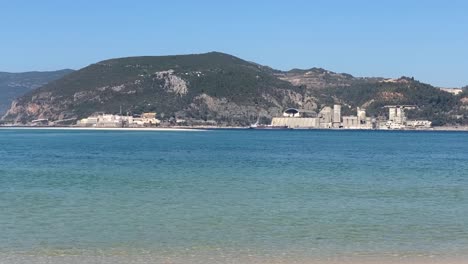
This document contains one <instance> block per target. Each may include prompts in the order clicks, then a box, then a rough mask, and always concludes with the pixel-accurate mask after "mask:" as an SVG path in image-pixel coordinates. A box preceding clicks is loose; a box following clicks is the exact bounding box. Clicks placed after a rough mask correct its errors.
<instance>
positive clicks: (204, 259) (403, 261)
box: [0, 253, 468, 264]
mask: <svg viewBox="0 0 468 264" xmlns="http://www.w3.org/2000/svg"><path fill="white" fill-rule="evenodd" d="M0 258H1V260H0V263H2V264H30V263H36V264H63V263H67V264H130V263H131V264H149V263H152V264H218V263H231V264H466V263H468V260H467V259H466V258H464V257H447V258H445V257H434V256H427V257H398V256H393V257H391V256H390V257H389V256H382V257H375V256H373V257H330V258H326V259H318V258H313V257H309V258H304V257H300V256H289V255H285V256H279V257H278V256H253V255H243V256H229V255H223V254H221V253H218V254H213V255H204V254H201V255H197V254H192V255H190V256H187V255H184V256H163V255H145V254H143V255H131V256H125V255H114V256H106V255H104V256H76V255H62V256H60V255H49V256H47V255H42V256H34V255H27V254H24V255H1V254H0Z"/></svg>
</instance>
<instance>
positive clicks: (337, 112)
mask: <svg viewBox="0 0 468 264" xmlns="http://www.w3.org/2000/svg"><path fill="white" fill-rule="evenodd" d="M332 125H333V127H334V128H339V127H340V126H341V105H338V104H336V105H334V106H333V124H332Z"/></svg>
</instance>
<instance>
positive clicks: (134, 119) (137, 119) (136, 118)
mask: <svg viewBox="0 0 468 264" xmlns="http://www.w3.org/2000/svg"><path fill="white" fill-rule="evenodd" d="M160 123H161V121H160V120H159V119H157V118H156V113H143V114H141V115H131V116H123V115H111V114H105V113H98V114H95V115H92V116H89V117H87V118H83V119H81V120H79V121H78V122H77V126H79V127H153V126H158V125H159V124H160Z"/></svg>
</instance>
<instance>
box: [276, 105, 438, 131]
mask: <svg viewBox="0 0 468 264" xmlns="http://www.w3.org/2000/svg"><path fill="white" fill-rule="evenodd" d="M385 108H387V109H388V119H386V118H384V117H380V118H371V117H368V116H367V115H366V110H365V109H363V108H359V107H358V108H357V111H356V115H352V116H342V115H341V105H339V104H335V105H334V106H333V108H331V107H329V106H325V107H324V108H322V110H321V111H320V112H319V113H318V114H317V113H315V112H311V111H306V110H301V109H296V108H289V109H286V111H284V112H283V116H281V117H274V118H273V119H272V120H271V125H270V127H288V128H293V129H320V128H322V129H327V128H328V129H332V128H337V129H338V128H342V129H417V128H430V127H431V125H432V123H431V121H428V120H408V119H407V117H406V114H405V110H407V109H415V108H416V106H413V105H388V106H385Z"/></svg>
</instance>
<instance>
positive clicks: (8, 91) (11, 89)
mask: <svg viewBox="0 0 468 264" xmlns="http://www.w3.org/2000/svg"><path fill="white" fill-rule="evenodd" d="M70 72H72V70H60V71H49V72H23V73H10V72H0V115H2V114H4V113H5V112H6V110H8V108H9V107H10V105H11V102H12V101H13V100H14V99H16V98H17V97H20V96H22V95H24V94H25V93H27V92H29V91H31V90H33V89H35V88H38V87H41V86H43V85H45V84H47V83H48V82H50V81H53V80H57V79H59V78H62V77H63V76H64V75H66V74H68V73H70Z"/></svg>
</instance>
